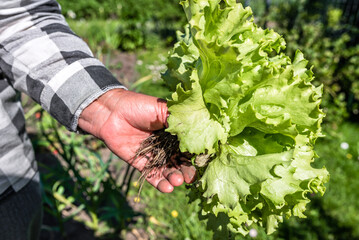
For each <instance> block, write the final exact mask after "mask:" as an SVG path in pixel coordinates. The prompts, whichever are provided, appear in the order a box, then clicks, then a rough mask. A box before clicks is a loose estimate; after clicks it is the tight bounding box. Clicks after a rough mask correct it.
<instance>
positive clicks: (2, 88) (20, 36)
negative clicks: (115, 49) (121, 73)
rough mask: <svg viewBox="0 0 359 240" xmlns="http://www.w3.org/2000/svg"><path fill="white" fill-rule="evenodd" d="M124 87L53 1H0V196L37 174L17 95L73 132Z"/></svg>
mask: <svg viewBox="0 0 359 240" xmlns="http://www.w3.org/2000/svg"><path fill="white" fill-rule="evenodd" d="M114 88H123V86H122V85H121V84H120V83H119V82H118V81H117V80H116V79H115V78H114V77H113V75H112V74H111V73H110V72H109V71H108V70H107V69H106V68H105V67H104V66H103V64H102V63H101V62H100V61H99V60H97V59H95V58H94V57H93V54H92V53H91V51H90V49H89V48H88V46H87V45H86V44H85V42H84V41H82V40H81V39H80V38H79V37H77V36H76V35H75V34H74V33H73V32H72V31H71V30H70V28H69V27H68V25H67V23H66V21H65V19H64V17H63V16H62V15H61V11H60V7H59V5H58V3H57V2H56V1H55V0H0V194H1V193H2V192H4V191H5V190H6V189H7V188H8V187H9V186H12V188H13V189H14V190H15V191H19V190H20V189H21V188H22V187H23V186H24V185H25V184H26V183H27V182H28V181H29V180H30V179H31V178H33V176H34V175H35V173H36V171H37V165H36V162H35V159H34V152H33V149H32V146H31V142H30V140H29V138H28V136H27V134H26V131H25V119H24V114H23V110H22V107H21V103H20V95H21V94H20V92H24V93H26V94H28V95H29V96H30V97H31V98H32V99H34V100H35V101H36V102H38V103H39V104H41V106H42V107H43V108H44V109H45V110H46V111H48V112H49V113H50V114H51V115H52V116H53V117H54V118H55V119H57V120H58V121H59V122H60V123H61V124H63V125H64V126H66V127H67V128H68V129H69V130H71V131H77V123H78V118H79V115H80V114H81V112H82V110H83V109H84V108H85V107H87V106H88V105H89V104H90V103H91V102H92V101H93V100H94V99H96V98H98V97H99V96H101V95H102V94H104V93H105V92H107V91H108V90H110V89H114Z"/></svg>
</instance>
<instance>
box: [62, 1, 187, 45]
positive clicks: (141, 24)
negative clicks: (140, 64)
mask: <svg viewBox="0 0 359 240" xmlns="http://www.w3.org/2000/svg"><path fill="white" fill-rule="evenodd" d="M60 4H61V5H62V7H63V13H64V14H65V16H67V17H68V18H70V19H87V21H88V20H89V19H91V21H90V25H89V26H83V27H84V28H87V29H90V33H86V34H85V35H81V34H80V36H83V37H85V38H87V39H91V41H97V40H98V39H104V38H103V36H97V34H100V33H101V31H97V30H98V29H97V24H96V21H95V23H94V25H92V24H91V22H92V21H93V19H97V20H111V22H116V25H117V27H116V29H112V31H111V33H110V34H111V38H117V40H116V44H115V47H116V48H120V49H123V50H135V49H137V48H152V47H155V46H156V45H158V44H159V41H158V40H160V39H161V40H162V41H163V42H164V43H165V44H169V43H172V42H173V41H174V40H175V35H174V33H175V30H177V29H178V28H180V26H181V25H182V23H183V21H184V15H183V14H182V10H181V7H180V5H179V2H178V1H175V0H172V1H166V0H138V1H136V4H133V2H132V1H125V0H122V1H114V0H111V1H101V0H91V1H87V0H86V1H84V0H80V1H75V2H74V1H69V0H60ZM100 22H102V27H105V28H106V25H107V24H108V22H106V21H100ZM92 28H93V30H92ZM75 32H77V31H76V30H75ZM87 36H88V37H87ZM97 42H99V41H97ZM100 43H101V41H100Z"/></svg>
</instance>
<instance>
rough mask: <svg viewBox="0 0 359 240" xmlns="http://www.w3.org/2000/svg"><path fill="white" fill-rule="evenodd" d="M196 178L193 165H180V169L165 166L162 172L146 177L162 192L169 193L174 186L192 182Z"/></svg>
mask: <svg viewBox="0 0 359 240" xmlns="http://www.w3.org/2000/svg"><path fill="white" fill-rule="evenodd" d="M195 179H196V168H195V167H194V166H185V165H183V166H181V168H180V170H179V169H177V168H174V167H171V168H166V169H165V170H163V172H162V174H161V173H157V174H155V175H151V176H150V177H148V178H147V181H148V182H149V183H150V184H152V185H153V186H154V187H155V188H157V189H158V190H159V191H161V192H163V193H170V192H172V191H173V190H174V187H177V186H180V185H182V184H183V182H186V183H192V182H194V180H195Z"/></svg>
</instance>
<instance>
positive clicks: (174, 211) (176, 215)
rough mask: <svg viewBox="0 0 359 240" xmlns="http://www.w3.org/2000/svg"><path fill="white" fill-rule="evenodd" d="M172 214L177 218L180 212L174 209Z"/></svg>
mask: <svg viewBox="0 0 359 240" xmlns="http://www.w3.org/2000/svg"><path fill="white" fill-rule="evenodd" d="M171 215H172V217H174V218H176V217H178V212H177V211H176V210H173V211H172V212H171Z"/></svg>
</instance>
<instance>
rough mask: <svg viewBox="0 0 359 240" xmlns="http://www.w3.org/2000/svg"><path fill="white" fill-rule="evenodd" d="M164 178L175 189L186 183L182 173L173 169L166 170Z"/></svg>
mask: <svg viewBox="0 0 359 240" xmlns="http://www.w3.org/2000/svg"><path fill="white" fill-rule="evenodd" d="M163 176H164V177H165V178H166V179H167V180H168V181H169V182H170V183H171V184H172V185H173V186H175V187H177V186H180V185H182V183H183V181H184V177H183V174H182V172H181V171H179V170H178V169H176V168H173V167H172V168H167V169H165V170H164V171H163Z"/></svg>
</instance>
